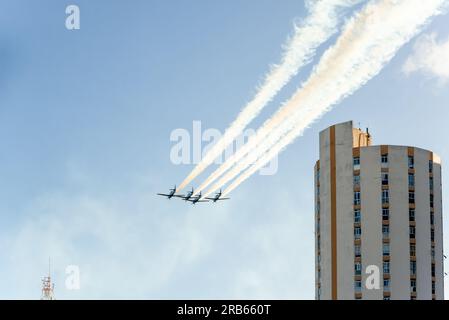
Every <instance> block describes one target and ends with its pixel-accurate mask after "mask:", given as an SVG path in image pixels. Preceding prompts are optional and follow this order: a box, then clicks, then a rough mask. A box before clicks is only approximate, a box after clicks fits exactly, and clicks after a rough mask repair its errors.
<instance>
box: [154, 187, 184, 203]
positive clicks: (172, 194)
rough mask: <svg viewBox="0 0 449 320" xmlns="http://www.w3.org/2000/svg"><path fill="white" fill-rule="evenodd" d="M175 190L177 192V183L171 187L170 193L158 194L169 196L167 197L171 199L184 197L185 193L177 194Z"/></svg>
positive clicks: (159, 194)
mask: <svg viewBox="0 0 449 320" xmlns="http://www.w3.org/2000/svg"><path fill="white" fill-rule="evenodd" d="M175 192H176V185H175V187H174V188H173V189H170V191H169V193H158V194H157V195H158V196H163V197H167V199H169V200H170V199H171V198H173V197H177V198H182V197H184V196H183V195H179V194H175Z"/></svg>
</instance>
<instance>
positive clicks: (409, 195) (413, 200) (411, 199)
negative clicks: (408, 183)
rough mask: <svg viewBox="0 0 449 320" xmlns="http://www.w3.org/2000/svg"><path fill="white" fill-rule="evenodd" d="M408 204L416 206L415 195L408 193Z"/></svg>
mask: <svg viewBox="0 0 449 320" xmlns="http://www.w3.org/2000/svg"><path fill="white" fill-rule="evenodd" d="M408 203H410V204H414V203H415V193H414V192H409V193H408Z"/></svg>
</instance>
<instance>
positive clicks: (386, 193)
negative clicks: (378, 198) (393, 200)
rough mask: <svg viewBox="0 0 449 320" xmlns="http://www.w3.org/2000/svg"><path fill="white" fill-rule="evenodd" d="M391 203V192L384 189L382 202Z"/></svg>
mask: <svg viewBox="0 0 449 320" xmlns="http://www.w3.org/2000/svg"><path fill="white" fill-rule="evenodd" d="M388 203H390V192H389V191H388V189H387V190H382V204H388Z"/></svg>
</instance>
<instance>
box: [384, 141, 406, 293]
mask: <svg viewBox="0 0 449 320" xmlns="http://www.w3.org/2000/svg"><path fill="white" fill-rule="evenodd" d="M388 157H389V164H388V165H389V179H390V181H389V183H390V198H391V202H390V252H391V260H390V261H391V262H390V263H391V265H390V275H391V280H390V288H391V299H392V300H410V273H409V268H410V240H409V213H408V209H409V205H408V162H407V161H408V153H407V148H406V147H396V146H389V147H388Z"/></svg>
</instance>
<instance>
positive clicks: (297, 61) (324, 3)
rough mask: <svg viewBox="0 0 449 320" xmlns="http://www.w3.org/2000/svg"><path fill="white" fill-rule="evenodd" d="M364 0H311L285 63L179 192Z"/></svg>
mask: <svg viewBox="0 0 449 320" xmlns="http://www.w3.org/2000/svg"><path fill="white" fill-rule="evenodd" d="M361 1H363V0H319V1H308V2H307V4H308V8H309V15H308V17H307V18H306V19H305V21H304V22H303V23H302V24H301V25H300V26H297V27H295V34H294V36H293V38H292V39H290V40H289V41H288V43H287V45H286V46H285V51H284V54H283V58H282V61H281V64H279V65H276V66H273V67H272V70H271V71H270V72H269V74H268V75H267V76H266V78H265V80H264V83H263V85H262V86H261V87H260V88H259V89H258V90H257V94H256V96H255V97H254V98H253V100H251V101H250V102H249V103H248V104H247V105H246V106H245V107H244V108H243V110H242V111H241V112H240V113H239V115H238V116H237V118H236V120H234V122H233V123H232V124H231V125H230V126H229V127H228V128H227V130H226V131H225V133H224V135H223V136H222V137H221V138H220V139H219V141H217V143H216V144H215V145H214V146H213V147H212V148H211V149H210V150H209V151H208V152H207V154H206V155H205V156H204V157H203V158H202V160H201V161H200V163H199V164H198V165H197V166H196V167H195V168H194V169H193V170H192V172H191V173H190V174H189V175H188V176H187V178H186V179H184V181H183V182H182V183H181V184H180V185H179V187H178V189H177V191H181V190H182V189H183V188H185V187H186V186H187V185H188V184H189V183H190V182H191V181H192V180H193V179H195V178H196V177H197V176H198V175H199V174H200V173H202V172H203V171H204V170H205V169H206V168H207V167H208V166H209V165H210V164H212V162H213V161H214V160H215V159H216V158H217V157H218V156H220V155H221V154H222V153H223V151H224V150H225V149H226V147H227V146H228V145H229V144H231V143H232V142H233V141H234V140H235V139H236V138H237V137H238V136H239V135H240V134H241V133H242V132H243V130H244V129H245V127H246V126H247V125H248V124H249V123H250V122H251V121H252V120H253V119H254V118H255V117H256V116H257V115H258V114H259V113H260V111H261V110H262V109H263V107H264V106H265V105H267V104H268V103H269V102H270V101H271V100H272V99H273V97H274V96H275V95H276V94H277V93H278V92H279V91H280V90H281V89H282V88H283V87H284V86H285V85H286V84H287V83H288V82H289V81H290V79H291V78H292V77H294V76H295V75H296V74H297V73H298V71H299V69H300V68H301V67H302V66H304V65H305V64H307V63H308V62H310V61H311V58H312V57H313V55H314V53H315V51H316V49H317V48H318V47H319V46H320V45H321V44H322V43H324V42H325V41H326V40H328V39H329V38H330V37H331V36H332V35H333V34H334V33H335V32H336V31H337V25H338V21H339V13H340V11H341V9H342V8H345V7H351V6H353V5H355V4H357V3H359V2H361ZM198 192H199V191H197V193H198ZM197 193H196V194H197Z"/></svg>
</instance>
